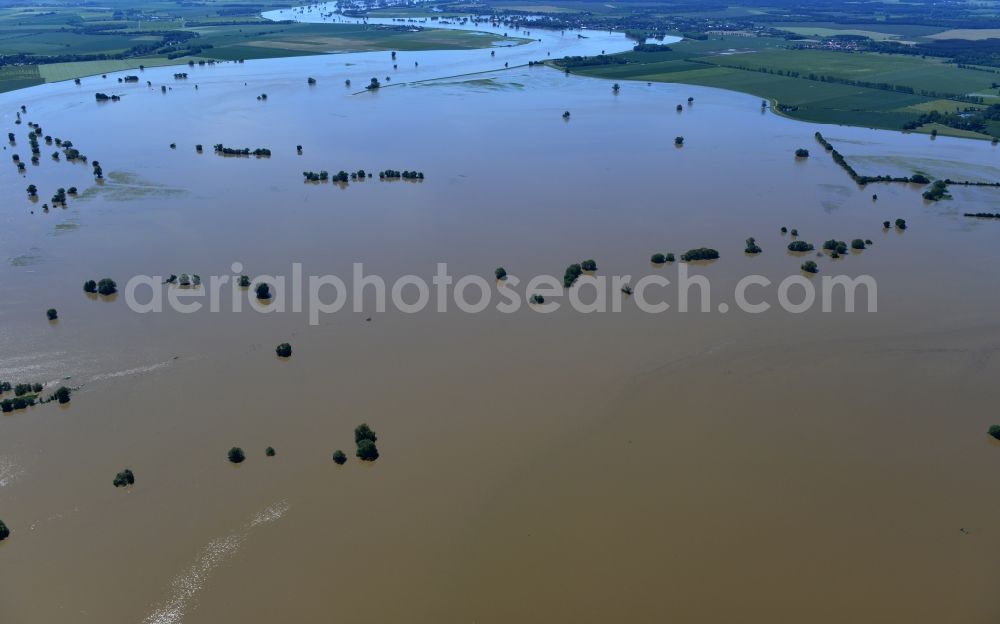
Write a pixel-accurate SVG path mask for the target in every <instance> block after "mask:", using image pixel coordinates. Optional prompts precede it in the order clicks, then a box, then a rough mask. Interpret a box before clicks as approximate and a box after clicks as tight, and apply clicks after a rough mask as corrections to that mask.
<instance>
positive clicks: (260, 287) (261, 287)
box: [254, 282, 271, 299]
mask: <svg viewBox="0 0 1000 624" xmlns="http://www.w3.org/2000/svg"><path fill="white" fill-rule="evenodd" d="M254 290H255V292H256V293H257V298H258V299H270V298H271V287H270V286H268V285H267V284H266V283H264V282H261V283H260V284H257V288H255V289H254Z"/></svg>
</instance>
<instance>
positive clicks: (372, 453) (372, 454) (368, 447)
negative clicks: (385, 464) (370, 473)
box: [355, 440, 378, 461]
mask: <svg viewBox="0 0 1000 624" xmlns="http://www.w3.org/2000/svg"><path fill="white" fill-rule="evenodd" d="M355 455H357V456H358V459H360V460H361V461H375V460H376V459H378V448H377V447H376V446H375V443H374V442H372V441H371V440H362V441H360V442H358V450H357V453H355Z"/></svg>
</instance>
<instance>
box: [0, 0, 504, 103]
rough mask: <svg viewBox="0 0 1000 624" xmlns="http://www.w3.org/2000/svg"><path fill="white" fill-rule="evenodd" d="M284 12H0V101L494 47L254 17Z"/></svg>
mask: <svg viewBox="0 0 1000 624" xmlns="http://www.w3.org/2000/svg"><path fill="white" fill-rule="evenodd" d="M288 4H290V3H288ZM282 6H287V4H286V3H276V4H240V3H235V2H234V3H228V2H220V3H213V5H212V7H211V9H209V8H208V7H206V6H202V5H199V6H192V5H189V4H186V3H172V2H153V3H150V4H141V5H140V4H138V3H135V2H120V1H119V2H111V3H108V4H102V5H101V7H82V6H64V7H48V6H46V7H10V8H0V61H2V62H0V92H3V91H12V90H15V89H21V88H24V87H30V86H33V85H36V84H42V83H44V82H55V81H60V80H71V79H73V78H78V77H82V76H88V75H93V74H101V73H107V72H112V71H120V70H125V69H133V68H136V67H138V66H139V65H146V66H149V67H154V66H158V65H173V64H183V63H186V62H187V61H188V60H191V59H206V60H208V59H215V60H239V59H257V58H275V57H287V56H306V55H313V54H329V53H337V52H363V51H369V50H386V49H396V50H432V49H434V50H440V49H453V50H463V49H473V48H483V47H489V46H490V45H492V44H493V43H494V42H495V41H497V40H498V38H497V37H495V36H492V35H490V36H484V35H482V34H478V33H474V32H456V31H448V30H440V29H427V30H422V31H417V32H412V31H409V30H392V29H386V28H378V27H375V26H367V25H358V24H355V25H346V24H278V23H275V22H271V21H267V20H263V19H261V18H260V17H259V13H260V11H262V10H267V9H271V8H280V7H282ZM168 34H169V36H168Z"/></svg>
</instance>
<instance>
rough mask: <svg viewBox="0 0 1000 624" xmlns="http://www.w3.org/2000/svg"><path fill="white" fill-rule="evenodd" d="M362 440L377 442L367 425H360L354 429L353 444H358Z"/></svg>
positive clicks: (375, 436)
mask: <svg viewBox="0 0 1000 624" xmlns="http://www.w3.org/2000/svg"><path fill="white" fill-rule="evenodd" d="M362 440H370V441H372V442H377V441H378V436H377V435H375V432H374V431H372V428H371V427H369V426H368V423H361V424H360V425H358V426H357V427H355V428H354V442H355V443H359V442H361V441H362Z"/></svg>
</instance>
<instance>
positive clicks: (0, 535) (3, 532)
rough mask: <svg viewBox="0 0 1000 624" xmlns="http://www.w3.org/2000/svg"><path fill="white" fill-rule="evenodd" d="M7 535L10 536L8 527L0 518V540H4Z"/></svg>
mask: <svg viewBox="0 0 1000 624" xmlns="http://www.w3.org/2000/svg"><path fill="white" fill-rule="evenodd" d="M8 537H10V529H8V528H7V525H6V524H4V523H3V520H0V542H2V541H4V540H5V539H7V538H8Z"/></svg>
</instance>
